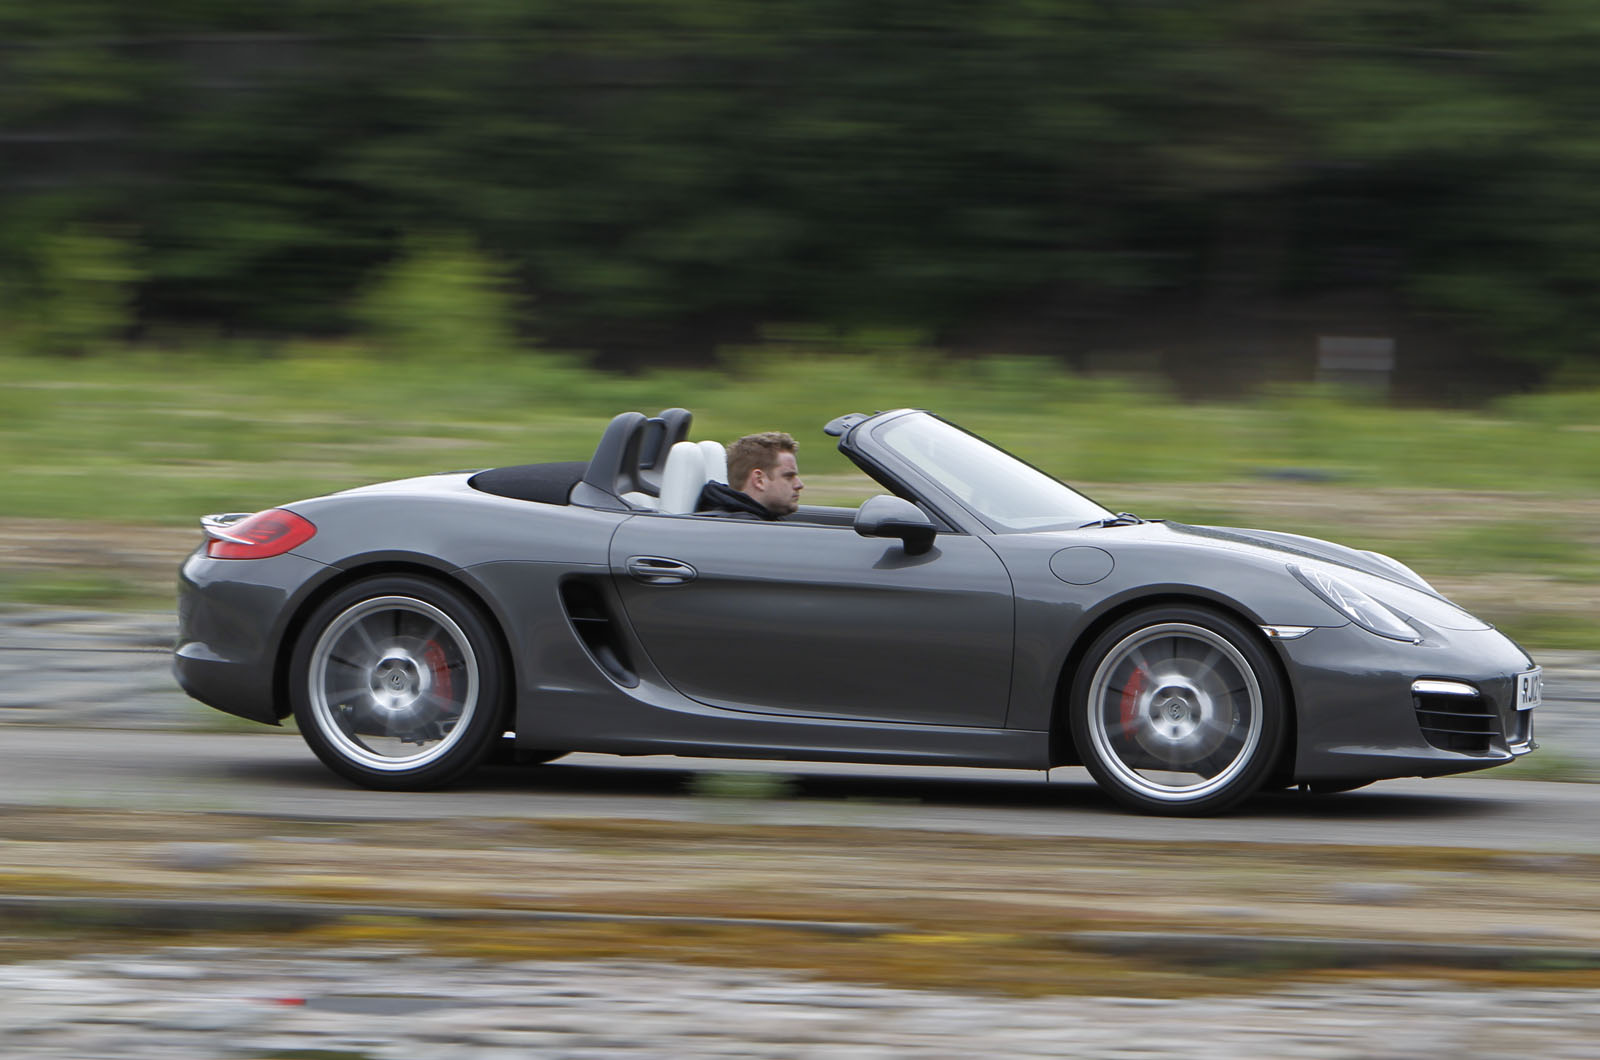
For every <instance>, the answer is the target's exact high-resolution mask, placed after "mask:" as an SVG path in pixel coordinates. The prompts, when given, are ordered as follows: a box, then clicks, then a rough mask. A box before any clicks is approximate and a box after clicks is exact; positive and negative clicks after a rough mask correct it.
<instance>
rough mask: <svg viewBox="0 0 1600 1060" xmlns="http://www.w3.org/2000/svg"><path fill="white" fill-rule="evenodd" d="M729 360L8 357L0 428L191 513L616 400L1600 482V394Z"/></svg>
mask: <svg viewBox="0 0 1600 1060" xmlns="http://www.w3.org/2000/svg"><path fill="white" fill-rule="evenodd" d="M728 361H729V363H728V366H727V367H726V368H725V369H724V370H721V371H662V372H652V373H647V374H644V375H640V376H618V375H608V374H603V373H600V372H596V371H592V370H589V369H587V368H585V367H584V366H583V365H582V364H581V363H580V362H579V361H577V360H575V359H573V358H567V357H559V356H554V355H549V354H528V355H524V356H521V357H518V358H515V359H508V360H505V361H503V362H497V363H482V362H466V363H451V362H450V361H449V360H448V359H447V358H443V357H441V358H440V359H439V360H437V361H430V362H396V361H392V360H385V359H383V358H382V357H379V356H377V355H375V354H370V353H367V352H365V351H362V350H360V349H356V348H347V347H314V348H311V347H298V348H288V349H285V350H284V351H283V352H282V354H281V355H280V356H276V357H272V358H262V357H259V356H257V357H250V358H245V357H220V358H219V357H204V356H200V355H197V354H193V353H187V352H184V353H169V354H165V355H158V354H153V353H128V354H125V355H122V356H118V357H114V358H113V357H106V358H102V359H78V360H54V359H42V358H17V357H7V358H0V371H4V373H5V378H6V379H7V381H8V382H7V386H6V388H5V389H4V390H3V391H0V442H3V445H4V448H5V449H6V451H7V452H8V453H12V454H15V456H14V457H13V459H10V460H7V461H5V462H4V464H3V466H0V514H5V515H11V516H30V517H52V518H72V519H104V518H121V519H130V520H136V521H143V522H159V523H167V522H187V521H189V520H191V519H193V518H194V517H195V516H196V515H197V514H200V513H203V512H206V511H213V510H218V509H238V510H244V509H254V508H259V507H262V506H265V505H268V504H271V503H275V502H281V501H284V500H286V499H289V498H294V497H301V496H307V495H313V494H317V493H321V492H325V491H327V490H330V489H338V488H342V487H345V486H352V485H357V484H360V483H363V482H368V481H373V480H377V479H382V478H387V477H393V476H397V475H403V474H408V473H413V472H421V471H429V470H443V469H450V468H457V467H480V466H488V465H495V464H506V463H518V462H526V461H533V460H555V459H581V458H584V457H586V456H588V454H589V453H590V451H591V450H592V447H593V445H594V442H595V439H596V438H597V436H598V434H599V432H600V430H601V428H602V427H603V426H604V424H605V422H606V421H607V419H609V418H610V416H611V415H613V414H614V413H616V412H618V411H621V410H624V409H634V408H637V409H644V410H649V411H654V410H655V409H658V408H661V407H664V406H668V405H673V404H683V405H687V406H689V407H691V408H693V409H694V410H695V413H696V418H697V419H696V431H695V433H696V435H697V436H699V437H716V438H728V437H733V436H737V435H739V434H742V433H745V432H747V431H751V430H761V429H770V428H773V427H778V428H782V429H787V430H790V431H791V432H793V433H794V434H795V435H796V436H797V437H799V438H800V439H801V442H802V458H803V466H804V468H805V470H806V471H807V472H808V473H812V474H818V473H821V474H827V473H840V472H844V471H847V470H849V466H848V464H847V463H846V462H845V461H844V460H843V458H842V457H840V456H839V455H838V454H837V453H836V452H834V451H833V447H832V445H831V443H830V440H828V439H825V438H823V437H822V435H821V434H820V430H819V429H820V427H821V425H822V424H823V423H824V422H826V421H827V420H828V419H830V418H832V417H833V416H835V415H838V414H839V413H841V412H845V411H850V410H862V411H872V410H874V409H879V408H892V407H898V406H901V405H917V406H922V407H926V408H931V409H934V410H936V411H939V412H941V413H943V414H945V415H948V416H950V417H952V418H954V419H956V420H957V421H958V422H960V423H962V424H963V425H966V426H968V427H970V428H972V429H974V430H976V431H978V432H979V433H982V434H984V435H986V436H988V437H990V438H991V439H993V440H994V441H996V442H998V443H999V444H1001V445H1004V446H1006V447H1007V448H1009V449H1011V450H1013V451H1014V452H1017V453H1019V454H1021V455H1023V456H1026V457H1027V458H1028V459H1030V460H1032V461H1033V462H1035V463H1038V464H1040V465H1041V466H1043V467H1044V468H1045V469H1046V470H1048V471H1050V472H1052V473H1054V474H1057V475H1059V476H1061V477H1063V478H1065V479H1067V480H1068V481H1080V482H1082V481H1090V482H1144V483H1148V482H1225V481H1237V480H1249V479H1253V478H1260V477H1262V476H1264V475H1270V474H1272V473H1274V472H1279V473H1281V472H1284V471H1291V472H1293V471H1301V470H1308V471H1313V472H1316V473H1317V474H1319V475H1325V476H1328V477H1330V478H1331V479H1332V480H1334V481H1337V482H1339V483H1342V484H1346V485H1353V486H1371V487H1427V488H1453V489H1479V490H1525V491H1535V492H1554V493H1561V494H1593V493H1594V492H1595V491H1596V489H1597V487H1600V431H1597V430H1595V429H1593V428H1594V426H1595V425H1596V424H1600V393H1593V394H1588V395H1584V396H1583V397H1582V398H1580V397H1578V396H1574V395H1571V394H1563V395H1560V396H1555V395H1550V396H1543V397H1541V396H1537V395H1535V396H1523V397H1520V398H1518V399H1517V400H1515V401H1508V402H1506V403H1505V404H1504V405H1503V406H1499V407H1496V408H1495V409H1492V410H1490V411H1489V412H1487V413H1484V412H1473V413H1468V412H1460V411H1438V410H1417V409H1394V408H1390V407H1388V406H1386V405H1384V404H1382V403H1379V402H1373V401H1370V400H1361V399H1359V398H1355V397H1341V396H1339V395H1337V394H1334V395H1326V394H1321V393H1315V392H1311V391H1279V392H1274V393H1270V394H1267V395H1265V396H1262V397H1260V398H1258V399H1256V400H1253V401H1250V402H1241V403H1235V404H1226V405H1215V404H1214V405H1191V404H1182V403H1179V402H1177V401H1175V400H1174V399H1172V398H1171V397H1170V396H1169V395H1167V394H1165V393H1163V392H1162V391H1161V390H1159V389H1158V388H1156V387H1154V386H1153V385H1150V384H1143V383H1139V382H1133V381H1127V380H1120V379H1108V378H1087V377H1083V376H1076V375H1072V374H1070V373H1068V372H1065V371H1063V370H1060V369H1059V368H1056V367H1054V366H1053V365H1051V364H1050V363H1048V362H1044V361H1032V360H1023V359H1015V358H1011V359H1007V358H995V359H988V360H982V361H956V360H951V359H948V358H943V357H940V356H938V355H937V354H934V353H931V352H928V351H921V350H914V349H896V348H883V349H878V350H868V351H865V352H861V353H858V354H856V355H854V356H845V355H840V354H822V353H814V352H808V351H807V350H806V349H805V348H798V349H796V348H786V347H769V348H763V349H761V350H751V351H744V352H741V353H736V354H733V355H730V357H729V359H728ZM1509 514H1511V515H1514V513H1509ZM1502 521H1503V522H1510V521H1512V520H1510V519H1504V520H1502ZM1469 544H1471V542H1469Z"/></svg>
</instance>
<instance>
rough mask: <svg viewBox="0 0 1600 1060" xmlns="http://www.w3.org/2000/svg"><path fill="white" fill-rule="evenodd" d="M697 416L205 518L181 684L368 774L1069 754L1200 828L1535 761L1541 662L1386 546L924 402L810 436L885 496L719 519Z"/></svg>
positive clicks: (1029, 758) (190, 574) (1135, 801)
mask: <svg viewBox="0 0 1600 1060" xmlns="http://www.w3.org/2000/svg"><path fill="white" fill-rule="evenodd" d="M691 423H692V416H691V414H690V413H689V412H688V411H686V410H684V409H669V410H666V411H665V412H662V413H660V414H659V415H655V416H647V415H644V414H642V413H638V412H627V413H623V414H621V415H619V416H617V417H616V418H615V419H613V420H612V421H611V423H610V424H609V426H608V427H607V428H606V429H605V431H604V433H603V435H602V437H601V438H600V439H599V444H598V445H597V447H596V449H595V451H594V455H593V457H592V458H591V459H589V460H588V461H578V462H571V463H537V464H524V465H518V466H511V467H498V468H490V469H482V470H473V471H459V472H450V473H443V474H432V475H425V476H422V477H418V478H408V479H404V480H400V481H394V482H386V483H381V484H378V485H372V486H365V487H361V488H357V489H351V490H346V491H344V492H340V493H335V494H332V495H329V496H322V497H316V498H313V499H310V500H304V501H297V502H294V503H291V504H286V505H284V506H282V507H280V508H273V509H270V510H267V511H261V512H255V513H229V514H222V515H212V516H207V517H206V518H204V519H203V520H202V529H203V531H204V539H203V541H202V543H201V544H200V545H199V547H198V548H197V549H196V551H195V552H194V554H193V555H191V556H190V557H189V558H188V559H187V561H186V562H185V563H184V565H183V568H182V571H181V575H180V589H181V591H180V597H179V624H180V636H179V642H178V645H177V648H176V653H175V670H176V674H177V677H178V679H179V682H180V683H181V684H182V686H183V688H184V689H185V690H186V691H187V692H188V693H189V694H190V695H192V696H194V697H195V698H196V699H199V700H200V701H202V702H204V703H206V704H209V705H210V706H213V707H215V708H217V709H219V710H222V711H226V712H228V713H231V714H235V715H238V716H240V717H243V718H248V719H253V720H255V721H258V722H263V723H266V724H269V725H270V724H278V723H280V722H282V721H283V720H284V719H285V718H287V717H288V716H290V715H291V714H292V715H293V716H294V718H295V721H296V722H297V724H298V728H299V730H300V732H301V734H302V735H303V737H304V739H305V740H306V742H307V743H308V744H309V745H310V748H311V750H312V751H313V752H315V753H316V755H317V756H318V757H319V758H320V759H321V760H322V761H323V762H324V763H326V764H327V765H328V766H329V767H330V768H331V769H333V770H334V771H335V772H336V773H338V774H340V775H341V776H343V777H345V778H347V779H349V780H350V781H353V782H355V783H358V784H362V785H366V786H369V787H374V788H385V789H417V788H427V787H435V786H438V785H442V784H445V783H448V782H450V781H452V780H454V779H456V778H458V777H460V776H461V775H462V774H463V773H465V772H466V771H468V770H471V769H473V768H474V767H475V766H477V765H478V764H479V763H480V762H482V761H483V760H484V759H485V758H486V757H487V756H489V755H490V753H491V751H494V750H496V749H499V748H503V747H508V746H509V747H512V748H514V750H515V751H516V752H517V754H518V757H519V758H520V759H522V760H526V761H534V762H540V761H548V760H550V759H552V758H555V757H557V756H559V755H561V754H565V753H568V752H574V751H585V752H601V753H610V754H618V755H640V754H653V755H661V754H666V755H686V756H697V757H704V756H712V757H716V756H721V757H736V758H769V759H796V760H811V761H867V762H883V763H903V764H921V765H926V764H936V765H950V766H986V767H1012V768H1016V769H1032V770H1047V769H1050V768H1052V767H1056V766H1062V765H1077V764H1081V765H1083V766H1084V767H1086V768H1087V770H1088V771H1089V773H1090V774H1092V776H1093V778H1094V779H1095V781H1096V782H1097V783H1098V784H1099V785H1100V786H1101V787H1103V788H1104V790H1105V791H1106V792H1107V793H1109V795H1110V796H1111V797H1112V798H1113V799H1115V800H1116V801H1117V802H1119V803H1121V804H1123V805H1124V806H1127V807H1130V808H1133V809H1136V810H1141V811H1146V812H1154V813H1165V814H1206V813H1217V812H1221V811H1224V810H1227V809H1229V808H1231V807H1234V806H1236V805H1238V804H1239V803H1240V802H1241V801H1242V800H1244V799H1246V798H1248V797H1249V796H1250V795H1251V794H1252V793H1254V792H1257V791H1260V790H1262V789H1264V788H1281V787H1288V786H1291V785H1302V786H1305V787H1307V788H1310V789H1312V790H1319V791H1337V790H1341V789H1346V788H1351V787H1356V786H1359V785H1362V784H1365V783H1369V782H1371V781H1374V780H1379V779H1384V778H1391V777H1402V776H1435V775H1441V774H1447V773H1459V772H1463V771H1467V770H1476V769H1483V768H1486V767H1489V766H1494V765H1498V764H1500V763H1504V762H1509V761H1512V760H1513V759H1514V758H1516V757H1517V756H1519V755H1522V754H1524V753H1526V752H1528V751H1529V750H1531V749H1532V748H1533V747H1534V746H1535V745H1534V742H1533V715H1534V713H1535V708H1536V707H1537V706H1538V705H1539V702H1540V696H1541V671H1540V669H1539V667H1538V666H1536V665H1535V664H1534V661H1533V660H1532V659H1531V658H1530V657H1529V655H1528V654H1527V653H1526V652H1524V651H1523V650H1522V649H1521V648H1519V647H1518V646H1517V645H1516V644H1514V643H1513V642H1512V641H1511V640H1509V639H1508V638H1507V637H1505V636H1504V635H1502V634H1501V633H1499V632H1497V631H1496V630H1495V629H1493V628H1492V627H1491V626H1489V625H1488V624H1487V623H1484V622H1482V621H1480V620H1478V619H1477V618H1474V617H1473V616H1472V615H1470V614H1468V613H1466V612H1465V611H1463V610H1462V609H1461V608H1459V607H1457V606H1455V605H1454V604H1452V603H1451V602H1450V601H1449V600H1447V599H1445V598H1444V597H1443V596H1441V595H1440V594H1439V593H1438V592H1437V591H1435V590H1434V589H1433V588H1432V587H1431V586H1430V585H1429V584H1428V583H1427V582H1426V581H1424V580H1423V579H1422V578H1421V577H1419V576H1418V575H1417V574H1416V573H1414V572H1413V571H1412V570H1410V569H1409V568H1408V567H1406V566H1404V565H1403V564H1401V563H1399V562H1397V561H1396V560H1393V559H1390V558H1388V557H1387V556H1383V555H1380V554H1377V553H1374V552H1366V551H1358V550H1355V549H1351V548H1345V547H1342V546H1340V545H1336V544H1332V543H1329V542H1327V541H1322V540H1317V539H1313V538H1309V537H1303V536H1298V535H1294V534H1288V533H1275V532H1270V531H1264V530H1240V529H1228V528H1223V527H1215V526H1191V525H1185V524H1181V523H1178V522H1172V521H1164V520H1160V519H1143V518H1139V517H1136V516H1133V515H1129V514H1126V513H1117V512H1113V511H1111V510H1109V509H1107V508H1104V507H1102V506H1100V505H1099V504H1097V503H1095V502H1094V501H1092V500H1090V499H1089V498H1087V497H1086V496H1084V495H1083V494H1081V493H1079V492H1077V491H1075V490H1074V489H1072V488H1070V487H1068V486H1067V485H1064V484H1063V483H1061V482H1059V481H1057V480H1056V479H1054V478H1052V477H1051V476H1049V475H1047V474H1045V473H1044V472H1042V471H1040V470H1038V469H1037V468H1035V467H1033V466H1032V465H1031V464H1029V463H1027V462H1026V461H1024V460H1021V459H1019V458H1017V457H1015V456H1012V455H1011V454H1009V453H1007V452H1005V451H1004V450H1002V449H1000V448H998V447H996V446H994V445H991V444H989V443H988V442H985V441H984V440H983V439H981V438H979V437H977V436H976V435H974V434H971V433H969V432H967V431H964V430H962V429H961V428H959V427H957V426H955V425H954V424H952V423H950V422H948V421H946V420H944V419H941V418H940V417H938V416H936V415H933V414H931V413H928V412H924V411H920V410H915V409H897V410H894V411H889V412H879V413H876V414H872V415H864V414H858V413H852V414H849V415H844V416H840V417H839V418H838V419H835V420H833V421H832V422H831V423H829V424H828V425H827V426H826V427H825V428H824V430H825V431H826V433H827V434H828V435H830V436H833V437H835V438H837V439H838V447H839V449H840V450H841V451H842V452H843V453H844V454H845V455H846V456H847V457H848V458H849V459H850V460H851V461H852V462H853V463H854V464H855V465H856V466H857V467H859V468H860V469H861V471H863V472H864V473H865V474H866V475H867V476H869V477H870V478H871V479H872V480H873V481H874V482H876V483H877V485H878V486H879V487H880V488H881V490H882V492H881V493H880V494H879V495H876V496H872V497H870V498H869V499H867V500H866V501H865V502H864V503H862V504H860V505H859V506H858V507H831V506H820V505H802V506H801V507H800V508H799V510H798V511H797V512H795V513H794V514H792V515H790V516H788V517H786V518H783V519H780V520H776V521H764V520H743V519H728V518H713V517H709V516H707V515H705V514H697V513H696V511H695V508H696V502H697V500H698V498H699V497H700V494H701V491H702V488H703V487H704V485H705V484H706V483H707V482H708V481H710V480H712V479H715V478H719V477H722V476H725V475H726V465H725V460H724V455H723V454H724V450H723V447H722V446H721V445H720V444H717V443H715V442H705V441H702V442H695V441H691V440H689V437H688V435H689V431H690V426H691Z"/></svg>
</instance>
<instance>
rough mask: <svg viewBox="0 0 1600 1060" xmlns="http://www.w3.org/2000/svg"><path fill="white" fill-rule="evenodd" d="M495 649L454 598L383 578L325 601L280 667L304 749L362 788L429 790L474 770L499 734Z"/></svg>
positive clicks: (475, 617) (408, 580) (500, 676)
mask: <svg viewBox="0 0 1600 1060" xmlns="http://www.w3.org/2000/svg"><path fill="white" fill-rule="evenodd" d="M505 672H506V665H505V662H504V659H503V653H502V652H501V649H500V646H499V641H498V638H496V637H495V635H494V633H493V631H492V629H491V628H490V627H489V625H488V624H487V623H486V622H485V621H484V619H483V618H482V617H481V616H480V615H479V613H478V611H477V609H476V608H475V607H473V606H472V605H471V604H470V603H468V602H467V601H466V600H465V599H463V598H462V597H461V596H460V595H459V594H458V593H456V592H454V591H452V590H450V589H447V588H446V587H444V586H442V585H439V584H436V583H434V582H431V581H427V580H425V579H422V578H414V577H409V576H384V577H379V578H371V579H368V580H366V581H362V582H357V583H356V584H354V585H351V586H349V587H347V588H345V589H343V590H341V591H340V592H338V593H336V594H334V595H333V596H332V597H331V598H329V599H328V600H327V601H326V602H324V603H323V604H322V606H320V607H318V608H317V610H316V611H315V612H314V613H313V614H312V616H311V619H310V621H308V622H307V623H306V627H305V631H304V632H303V633H302V635H301V637H300V640H299V641H298V642H297V643H296V645H295V649H294V654H293V656H292V657H291V660H290V675H291V685H290V702H291V705H292V706H293V708H294V716H295V721H296V722H297V723H298V724H299V726H300V733H301V735H302V736H303V737H304V738H305V741H306V743H307V744H308V745H309V746H310V747H311V749H312V751H314V752H316V755H317V757H318V758H320V759H322V761H323V762H324V763H325V764H326V765H327V766H328V767H329V768H330V769H332V770H333V771H334V772H335V773H338V774H339V775H340V776H342V777H345V778H346V779H348V780H352V781H355V782H356V783H357V784H362V785H364V786H366V787H371V788H385V789H393V790H404V789H421V788H432V787H438V786H440V785H442V784H446V783H449V782H450V781H452V780H454V779H456V778H457V777H459V776H460V775H461V774H463V773H465V772H466V771H467V770H469V769H471V768H473V767H474V766H476V765H477V764H478V763H479V762H481V761H482V760H483V758H484V756H485V755H486V754H487V753H488V751H489V748H490V745H491V744H493V743H494V741H495V740H496V739H497V738H498V737H499V735H500V733H501V732H503V731H504V726H503V724H502V721H503V697H504V694H505V687H506V683H505V677H504V675H505Z"/></svg>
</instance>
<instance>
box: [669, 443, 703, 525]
mask: <svg viewBox="0 0 1600 1060" xmlns="http://www.w3.org/2000/svg"><path fill="white" fill-rule="evenodd" d="M705 486H706V461H705V456H704V455H703V453H702V452H701V449H700V446H698V445H696V444H695V443H694V442H679V443H677V444H676V445H674V446H673V447H672V448H671V449H669V450H667V466H666V468H665V469H664V470H663V471H662V472H661V510H662V511H663V512H666V513H667V514H669V515H683V514H685V513H688V512H692V511H694V506H695V504H697V503H698V502H699V500H700V491H701V490H703V489H705Z"/></svg>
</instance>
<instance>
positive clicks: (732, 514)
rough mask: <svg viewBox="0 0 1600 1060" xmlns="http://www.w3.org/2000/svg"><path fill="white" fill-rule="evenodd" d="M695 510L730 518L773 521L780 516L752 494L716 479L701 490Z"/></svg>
mask: <svg viewBox="0 0 1600 1060" xmlns="http://www.w3.org/2000/svg"><path fill="white" fill-rule="evenodd" d="M694 510H695V512H696V513H697V514H700V515H721V516H726V517H727V518H729V519H766V520H768V521H771V520H773V519H776V518H778V516H776V515H774V514H773V513H772V512H771V511H770V510H769V509H768V508H767V506H766V505H765V504H762V503H761V502H760V501H758V500H756V499H755V498H754V497H752V496H750V494H748V493H742V492H740V491H739V490H736V489H734V488H733V487H732V486H729V485H728V484H727V483H725V482H715V481H713V482H707V483H706V488H705V489H703V490H701V491H700V501H699V503H698V504H696V505H695V506H694Z"/></svg>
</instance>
